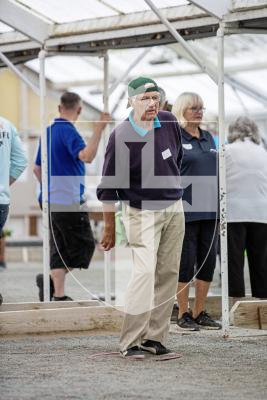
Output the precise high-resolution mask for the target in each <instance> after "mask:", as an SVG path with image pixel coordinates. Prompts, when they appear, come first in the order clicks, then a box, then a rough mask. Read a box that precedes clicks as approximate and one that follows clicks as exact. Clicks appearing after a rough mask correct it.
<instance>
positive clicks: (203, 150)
mask: <svg viewBox="0 0 267 400" xmlns="http://www.w3.org/2000/svg"><path fill="white" fill-rule="evenodd" d="M181 130H182V144H183V152H184V156H183V161H182V167H181V175H182V182H183V177H186V178H188V179H186V181H187V183H188V182H189V181H190V177H194V178H192V186H193V188H192V186H190V185H189V186H187V187H186V186H185V185H183V187H184V194H183V200H184V207H185V221H186V222H190V221H198V220H203V219H215V218H216V208H217V207H218V178H216V179H209V177H218V162H217V158H218V157H217V156H218V154H217V151H216V145H215V142H214V139H213V137H212V135H211V134H210V133H209V132H207V131H204V130H202V129H200V128H199V131H200V137H199V138H196V137H194V136H192V135H190V133H188V132H187V131H186V130H185V129H183V128H181ZM198 177H199V179H198ZM202 177H203V178H204V177H205V178H204V179H203V180H202V179H201V178H202ZM200 199H201V200H200ZM203 199H204V200H203ZM185 201H187V203H188V204H190V205H192V211H191V210H190V211H186V210H187V209H188V208H187V204H186V203H185ZM201 201H202V202H203V201H204V203H205V204H204V206H206V204H211V211H208V212H207V210H205V212H203V211H202V210H201ZM198 202H199V204H198ZM196 206H197V207H196ZM196 208H197V211H194V210H196ZM199 208H200V209H199ZM217 217H218V218H219V216H218V215H217Z"/></svg>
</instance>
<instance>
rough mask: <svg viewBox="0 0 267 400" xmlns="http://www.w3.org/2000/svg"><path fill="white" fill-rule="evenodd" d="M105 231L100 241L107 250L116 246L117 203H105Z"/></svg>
mask: <svg viewBox="0 0 267 400" xmlns="http://www.w3.org/2000/svg"><path fill="white" fill-rule="evenodd" d="M103 216H104V224H105V227H104V233H103V237H102V240H101V242H100V244H101V246H102V247H103V249H104V250H105V251H108V250H110V249H112V248H113V247H114V246H115V204H103Z"/></svg>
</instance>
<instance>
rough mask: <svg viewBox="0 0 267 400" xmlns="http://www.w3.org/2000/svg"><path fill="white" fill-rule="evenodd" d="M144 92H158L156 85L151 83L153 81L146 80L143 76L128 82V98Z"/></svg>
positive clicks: (153, 82)
mask: <svg viewBox="0 0 267 400" xmlns="http://www.w3.org/2000/svg"><path fill="white" fill-rule="evenodd" d="M146 92H159V88H158V85H157V84H156V82H155V81H153V79H150V78H146V77H145V76H139V77H138V78H135V79H133V80H132V81H131V82H129V84H128V95H129V97H132V96H136V95H137V94H141V93H146Z"/></svg>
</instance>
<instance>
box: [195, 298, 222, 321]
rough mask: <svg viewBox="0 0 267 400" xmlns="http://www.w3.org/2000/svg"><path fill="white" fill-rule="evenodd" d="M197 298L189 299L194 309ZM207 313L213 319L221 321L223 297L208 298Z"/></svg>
mask: <svg viewBox="0 0 267 400" xmlns="http://www.w3.org/2000/svg"><path fill="white" fill-rule="evenodd" d="M194 300H195V297H189V305H190V308H191V309H193V306H194ZM205 308H206V311H207V312H208V313H209V314H210V315H211V316H212V318H215V319H219V318H220V317H221V315H222V297H221V296H208V297H207V299H206V304H205Z"/></svg>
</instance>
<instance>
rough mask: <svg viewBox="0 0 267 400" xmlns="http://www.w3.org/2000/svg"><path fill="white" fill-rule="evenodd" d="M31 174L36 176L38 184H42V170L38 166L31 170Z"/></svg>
mask: <svg viewBox="0 0 267 400" xmlns="http://www.w3.org/2000/svg"><path fill="white" fill-rule="evenodd" d="M33 173H34V175H35V176H36V178H37V180H38V182H39V183H42V169H41V167H40V165H36V164H35V166H34V168H33Z"/></svg>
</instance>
